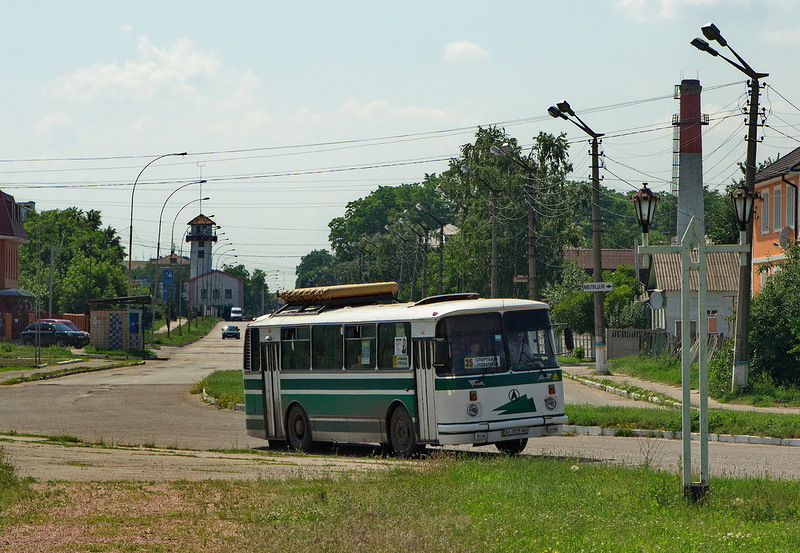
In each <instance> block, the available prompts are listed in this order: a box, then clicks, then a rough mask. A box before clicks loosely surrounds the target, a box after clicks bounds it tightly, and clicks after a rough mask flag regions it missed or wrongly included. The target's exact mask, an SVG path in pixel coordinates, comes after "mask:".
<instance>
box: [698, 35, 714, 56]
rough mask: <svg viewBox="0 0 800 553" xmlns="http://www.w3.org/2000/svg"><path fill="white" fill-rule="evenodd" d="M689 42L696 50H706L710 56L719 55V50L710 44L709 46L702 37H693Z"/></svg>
mask: <svg viewBox="0 0 800 553" xmlns="http://www.w3.org/2000/svg"><path fill="white" fill-rule="evenodd" d="M691 44H692V46H694V47H695V48H697V49H698V50H702V51H703V52H708V53H709V54H711V55H712V56H718V55H719V52H717V51H716V50H714V49H713V48H712V47H711V46H709V44H708V42H706V41H705V40H703V39H702V38H695V39H694V40H693V41H692V43H691Z"/></svg>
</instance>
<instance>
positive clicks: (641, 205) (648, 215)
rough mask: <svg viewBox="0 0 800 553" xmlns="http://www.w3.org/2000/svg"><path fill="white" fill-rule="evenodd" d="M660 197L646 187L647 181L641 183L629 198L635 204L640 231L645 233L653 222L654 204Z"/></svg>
mask: <svg viewBox="0 0 800 553" xmlns="http://www.w3.org/2000/svg"><path fill="white" fill-rule="evenodd" d="M659 199H660V198H659V197H658V196H656V195H655V194H654V193H653V191H652V190H650V189H649V188H647V183H646V182H645V183H643V186H642V188H641V189H640V190H639V191H638V192H637V193H636V194H635V195H634V196H633V197H632V198H631V201H632V202H633V203H634V205H635V206H636V218H637V219H638V220H639V225H641V227H642V232H643V233H645V234H647V233H648V232H649V230H650V225H651V224H653V216H654V215H655V212H656V204H657V203H658V200H659Z"/></svg>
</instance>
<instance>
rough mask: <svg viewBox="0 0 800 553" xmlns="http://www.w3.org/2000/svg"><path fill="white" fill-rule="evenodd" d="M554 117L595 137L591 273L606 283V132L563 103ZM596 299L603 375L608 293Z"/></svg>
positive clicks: (596, 348)
mask: <svg viewBox="0 0 800 553" xmlns="http://www.w3.org/2000/svg"><path fill="white" fill-rule="evenodd" d="M547 112H548V113H549V114H550V115H551V116H552V117H560V118H561V119H566V120H567V121H570V122H571V123H573V124H574V125H575V126H576V127H578V128H579V129H580V130H582V131H583V132H585V133H586V134H588V135H589V136H590V137H591V138H592V273H593V276H594V281H595V282H602V281H603V218H602V216H601V214H600V143H599V141H598V138H600V137H601V136H603V133H597V132H594V131H593V130H592V129H591V128H589V125H587V124H586V123H584V122H583V121H582V120H581V118H580V117H578V116H577V115H575V111H574V110H573V109H572V108H571V107H570V105H569V103H568V102H567V101H566V100H564V101H563V102H559V103H558V104H556V105H555V106H551V107H550V108H548V110H547ZM592 295H593V299H594V363H595V370H596V371H597V372H598V373H600V374H608V363H607V349H606V318H605V313H604V312H603V306H604V304H605V292H592Z"/></svg>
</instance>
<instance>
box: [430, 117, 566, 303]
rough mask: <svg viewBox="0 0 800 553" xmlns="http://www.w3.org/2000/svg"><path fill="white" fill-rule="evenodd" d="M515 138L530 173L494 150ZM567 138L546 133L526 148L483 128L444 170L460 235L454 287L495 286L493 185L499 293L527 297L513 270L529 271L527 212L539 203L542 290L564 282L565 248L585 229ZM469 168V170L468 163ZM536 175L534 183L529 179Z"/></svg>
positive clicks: (453, 252) (453, 250)
mask: <svg viewBox="0 0 800 553" xmlns="http://www.w3.org/2000/svg"><path fill="white" fill-rule="evenodd" d="M503 143H508V144H509V145H510V146H511V148H512V149H513V151H514V154H513V155H515V156H517V157H518V159H521V160H522V161H523V162H524V163H525V164H527V165H528V166H529V167H530V168H531V170H532V171H531V174H530V175H528V172H527V171H526V170H524V169H523V168H522V167H520V165H519V164H518V163H515V162H514V160H513V159H510V158H509V157H505V156H497V155H494V154H492V152H491V148H492V147H493V146H500V145H501V144H503ZM567 148H568V143H567V141H566V138H565V136H564V135H561V136H558V137H556V136H553V135H550V134H546V133H540V134H539V135H538V136H537V137H536V138H535V139H534V145H533V147H532V148H531V150H530V151H529V152H528V153H527V154H525V153H523V152H522V151H521V150H520V148H519V146H518V144H517V141H516V140H515V139H514V138H512V137H510V136H508V135H507V134H506V133H505V131H503V130H502V129H498V128H496V127H489V128H479V129H478V132H477V133H476V136H475V142H474V143H473V144H465V145H464V146H462V148H461V155H460V156H459V157H458V158H456V159H453V160H452V161H451V162H450V168H449V169H448V170H447V171H446V172H444V173H443V174H442V175H441V183H440V184H441V185H442V188H443V189H444V190H445V193H446V195H447V198H448V199H449V200H450V201H451V202H452V204H453V205H452V206H451V211H452V213H453V217H454V223H455V225H456V226H457V227H458V228H459V234H458V235H457V236H456V237H454V238H453V240H452V244H451V243H448V249H449V250H450V256H451V259H453V260H456V261H457V264H458V267H459V268H460V271H459V272H458V274H453V273H452V272H451V273H450V275H449V277H450V279H451V286H453V285H456V287H457V288H459V289H462V290H474V291H477V292H479V293H481V294H487V293H488V291H489V273H490V265H491V249H490V248H491V217H490V208H489V205H490V203H489V202H490V198H491V195H492V192H491V191H492V189H494V190H496V191H497V197H498V200H499V201H498V211H499V217H498V220H499V224H498V253H499V268H500V270H499V273H500V274H499V279H498V294H499V295H500V296H512V297H513V296H517V297H519V296H525V295H526V294H527V292H526V290H525V289H523V288H522V287H520V286H519V285H515V284H514V282H513V275H515V274H526V273H527V272H528V245H527V244H528V238H527V236H528V211H529V209H528V208H529V205H528V203H529V201H531V200H532V201H533V209H534V212H535V214H536V222H535V235H536V269H537V282H538V285H539V289H540V290H541V289H543V287H544V286H545V285H546V284H547V283H549V282H552V281H554V280H557V279H558V277H559V273H560V271H561V268H562V265H563V264H562V261H561V257H562V255H561V252H562V250H563V248H564V247H565V245H576V244H577V243H578V241H579V238H580V237H579V234H580V230H579V227H578V226H577V225H576V224H575V223H574V217H573V215H574V212H575V205H576V203H577V202H578V201H579V199H578V197H577V194H576V193H577V189H576V187H574V186H572V183H569V182H567V181H566V180H565V175H566V174H567V172H568V171H569V170H570V165H569V161H568V157H567ZM465 166H466V167H468V168H469V171H468V172H465V170H464V169H463V167H465ZM528 177H530V179H531V180H530V181H528Z"/></svg>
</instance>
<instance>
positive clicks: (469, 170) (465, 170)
mask: <svg viewBox="0 0 800 553" xmlns="http://www.w3.org/2000/svg"><path fill="white" fill-rule="evenodd" d="M492 148H497V146H492ZM492 153H494V152H492ZM461 172H462V173H464V174H465V175H475V171H473V170H472V168H470V166H469V165H462V166H461Z"/></svg>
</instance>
